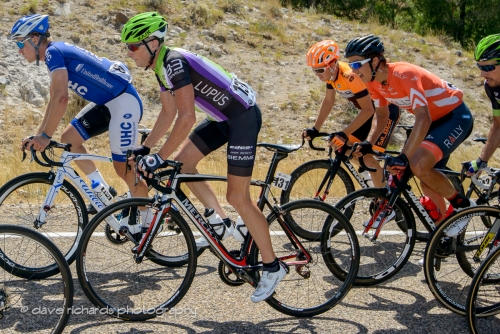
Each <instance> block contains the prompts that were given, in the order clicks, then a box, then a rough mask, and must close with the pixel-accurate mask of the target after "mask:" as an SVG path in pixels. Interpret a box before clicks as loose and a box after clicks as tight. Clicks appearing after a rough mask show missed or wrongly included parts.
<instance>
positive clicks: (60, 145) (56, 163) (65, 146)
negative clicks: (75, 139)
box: [21, 136, 71, 167]
mask: <svg viewBox="0 0 500 334" xmlns="http://www.w3.org/2000/svg"><path fill="white" fill-rule="evenodd" d="M33 137H34V136H30V137H29V139H30V140H31V139H33ZM51 148H60V149H63V150H65V151H68V152H69V151H71V144H63V143H59V142H56V141H55V140H51V141H50V142H49V144H48V145H47V146H46V147H45V149H44V150H43V151H41V152H40V155H41V156H42V158H43V160H45V162H44V161H41V160H40V159H39V158H38V156H37V154H36V152H37V151H35V150H34V149H33V146H31V147H30V151H31V161H33V160H34V161H35V162H36V163H37V164H39V165H41V166H43V167H52V166H57V167H61V166H63V164H62V163H61V162H59V161H55V160H52V159H51V158H49V156H47V153H46V151H47V150H48V149H51ZM26 156H27V154H26V151H25V150H24V149H23V158H22V159H21V161H24V160H25V159H26Z"/></svg>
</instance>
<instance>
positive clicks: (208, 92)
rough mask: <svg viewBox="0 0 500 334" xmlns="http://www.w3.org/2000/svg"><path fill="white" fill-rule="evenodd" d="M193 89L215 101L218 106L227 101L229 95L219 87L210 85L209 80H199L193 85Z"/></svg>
mask: <svg viewBox="0 0 500 334" xmlns="http://www.w3.org/2000/svg"><path fill="white" fill-rule="evenodd" d="M194 90H195V91H197V92H199V95H201V96H203V97H205V98H206V99H209V100H210V99H211V100H212V101H214V102H216V103H217V104H218V105H219V106H223V105H225V104H226V103H227V102H229V96H227V95H226V94H224V92H222V91H221V90H220V88H218V87H217V88H216V87H213V86H211V85H210V82H203V81H200V82H198V83H197V84H196V86H194Z"/></svg>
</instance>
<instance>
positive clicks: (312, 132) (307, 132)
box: [302, 126, 319, 140]
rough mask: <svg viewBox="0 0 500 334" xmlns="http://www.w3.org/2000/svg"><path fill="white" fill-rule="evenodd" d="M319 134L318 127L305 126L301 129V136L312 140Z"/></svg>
mask: <svg viewBox="0 0 500 334" xmlns="http://www.w3.org/2000/svg"><path fill="white" fill-rule="evenodd" d="M318 134H319V131H318V129H316V128H315V127H314V126H313V127H312V128H307V129H304V130H302V138H305V139H307V140H312V139H314V138H315V137H317V136H318Z"/></svg>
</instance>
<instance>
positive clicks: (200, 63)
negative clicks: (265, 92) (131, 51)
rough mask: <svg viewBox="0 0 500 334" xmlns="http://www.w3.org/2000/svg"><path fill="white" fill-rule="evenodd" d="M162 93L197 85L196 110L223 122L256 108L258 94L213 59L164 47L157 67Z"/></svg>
mask: <svg viewBox="0 0 500 334" xmlns="http://www.w3.org/2000/svg"><path fill="white" fill-rule="evenodd" d="M154 71H155V73H156V78H157V80H158V83H159V84H160V90H161V91H167V90H168V91H175V90H177V89H179V88H182V87H184V86H187V85H189V84H192V85H193V88H194V95H195V110H196V111H199V112H204V113H206V114H207V115H208V116H209V118H210V119H212V120H214V121H217V122H222V121H226V120H228V119H230V118H232V117H234V116H237V115H239V114H241V113H242V112H244V111H245V110H247V109H249V108H250V107H252V106H253V105H255V92H254V91H253V90H252V88H251V87H250V86H249V85H248V84H246V83H244V82H243V81H241V80H239V79H238V78H237V77H236V75H234V74H232V73H229V72H227V71H226V70H224V69H223V68H222V67H220V66H219V65H217V64H215V63H214V62H212V61H210V60H209V59H207V58H205V57H203V56H200V55H197V54H195V53H192V52H190V51H187V50H184V49H180V48H167V47H166V46H163V47H162V48H161V50H160V54H159V56H158V61H157V63H156V66H155V68H154Z"/></svg>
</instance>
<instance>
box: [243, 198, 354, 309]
mask: <svg viewBox="0 0 500 334" xmlns="http://www.w3.org/2000/svg"><path fill="white" fill-rule="evenodd" d="M281 212H282V213H283V214H281V213H280V215H279V217H278V216H276V214H275V213H271V214H270V215H269V216H268V217H267V221H268V223H269V228H270V233H271V240H272V243H273V249H274V252H275V253H276V254H277V256H278V257H280V256H292V255H293V254H296V257H294V258H293V259H292V261H293V260H295V259H296V258H297V257H299V256H300V253H298V255H297V253H296V250H295V249H294V248H293V246H292V244H291V242H290V240H289V238H288V237H287V235H286V234H285V232H284V231H283V229H282V227H281V225H280V224H279V222H277V219H278V218H281V217H282V218H284V219H285V220H286V221H288V220H289V219H290V218H291V217H293V219H294V220H297V219H299V218H298V217H303V218H304V219H315V220H317V221H318V223H319V222H322V223H323V224H324V223H325V221H331V220H335V221H336V222H337V223H338V224H340V226H342V228H343V229H344V231H345V233H343V234H339V235H338V236H337V237H336V238H335V240H333V241H334V243H333V242H331V240H328V242H330V243H329V244H328V245H327V244H326V242H327V240H326V239H321V238H319V239H317V240H315V241H309V240H306V239H304V238H301V237H300V236H298V235H297V237H298V238H299V240H300V242H301V243H302V245H303V246H304V247H305V248H306V249H307V251H308V252H309V253H310V255H311V256H312V258H313V260H312V261H311V262H310V263H309V264H307V265H305V266H302V267H301V266H295V267H294V266H290V267H289V270H290V271H289V273H288V275H287V276H285V278H284V279H283V280H282V281H281V282H280V284H279V285H278V287H277V288H276V294H275V295H273V296H272V297H271V298H269V299H267V300H266V302H267V303H268V304H269V305H270V306H271V307H272V308H274V309H275V310H277V311H279V312H281V313H284V314H287V315H291V316H295V317H311V316H314V315H318V314H321V313H323V312H326V311H328V310H329V309H331V308H332V307H334V306H335V305H337V304H338V303H339V302H340V301H341V300H342V299H343V298H344V297H345V296H346V295H347V293H348V292H349V290H350V289H351V287H352V282H353V280H354V277H355V276H356V271H357V266H358V262H357V261H358V255H359V248H358V244H357V238H356V236H355V234H354V231H353V230H352V227H351V226H350V225H349V222H348V221H347V219H346V218H345V217H344V216H343V215H342V214H341V213H340V212H339V211H338V210H336V209H335V208H333V207H332V206H331V205H329V204H326V203H323V202H318V201H314V200H299V201H294V202H290V203H287V204H285V205H283V206H282V207H281ZM306 217H308V218H306ZM332 245H335V246H336V249H334V248H333V247H331V246H332ZM329 247H331V248H329ZM259 260H260V257H259V249H258V247H257V245H256V243H255V242H254V243H252V247H251V249H250V252H249V262H250V264H251V265H255V264H257V263H259ZM335 260H337V261H339V262H342V263H343V264H344V265H345V267H346V270H347V271H348V275H347V276H346V277H345V278H344V279H343V280H340V279H337V278H336V277H335V276H333V275H332V274H331V271H330V268H329V263H328V262H329V261H335ZM285 262H286V261H285ZM299 272H300V273H299ZM307 273H308V275H309V276H308V277H305V276H307ZM304 275H305V276H304Z"/></svg>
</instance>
